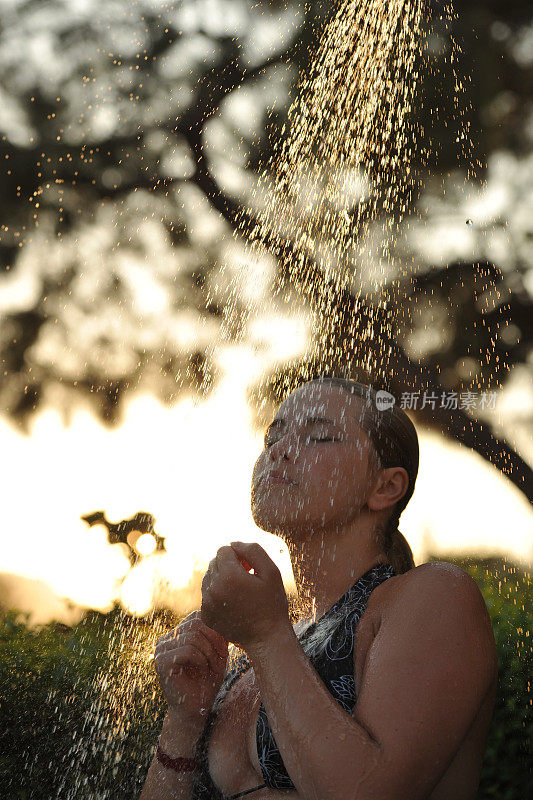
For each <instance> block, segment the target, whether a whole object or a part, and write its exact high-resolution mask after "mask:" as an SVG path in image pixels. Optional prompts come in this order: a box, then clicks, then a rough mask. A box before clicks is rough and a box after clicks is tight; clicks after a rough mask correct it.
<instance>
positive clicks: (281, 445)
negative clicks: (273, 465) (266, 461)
mask: <svg viewBox="0 0 533 800" xmlns="http://www.w3.org/2000/svg"><path fill="white" fill-rule="evenodd" d="M295 450H296V446H295V438H294V436H291V435H289V434H287V433H286V434H285V435H284V436H280V438H279V439H278V440H277V442H274V444H272V445H271V446H270V447H269V448H268V454H269V457H270V460H271V461H279V460H283V461H290V460H291V458H292V459H293V460H294V457H295Z"/></svg>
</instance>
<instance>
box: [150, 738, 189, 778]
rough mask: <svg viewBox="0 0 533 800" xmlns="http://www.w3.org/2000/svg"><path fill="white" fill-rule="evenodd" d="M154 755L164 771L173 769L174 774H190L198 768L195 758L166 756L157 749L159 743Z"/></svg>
mask: <svg viewBox="0 0 533 800" xmlns="http://www.w3.org/2000/svg"><path fill="white" fill-rule="evenodd" d="M155 754H156V758H157V760H158V761H159V763H160V764H162V765H163V766H164V767H166V769H173V770H174V771H175V772H192V770H194V769H196V768H197V766H198V762H197V761H196V759H195V758H181V757H180V758H172V756H169V755H167V754H166V753H164V752H163V751H162V750H161V748H160V747H159V742H158V743H157V750H156V751H155Z"/></svg>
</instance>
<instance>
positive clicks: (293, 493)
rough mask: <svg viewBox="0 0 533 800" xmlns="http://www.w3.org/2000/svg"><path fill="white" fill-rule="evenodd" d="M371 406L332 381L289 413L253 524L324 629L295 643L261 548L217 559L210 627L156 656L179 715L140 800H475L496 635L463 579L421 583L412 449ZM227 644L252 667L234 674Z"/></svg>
mask: <svg viewBox="0 0 533 800" xmlns="http://www.w3.org/2000/svg"><path fill="white" fill-rule="evenodd" d="M375 395H376V393H375V392H374V391H373V390H372V389H371V388H369V387H365V386H362V385H361V384H358V383H355V382H354V381H348V380H343V379H337V378H322V379H318V380H316V381H310V382H308V383H305V384H303V385H302V386H300V387H299V388H298V389H297V390H296V391H294V392H293V393H292V394H291V395H289V396H288V397H287V398H286V399H285V401H284V402H283V403H282V404H281V406H280V408H279V410H278V413H277V414H276V417H275V419H274V421H273V422H272V424H271V425H270V426H269V428H268V430H267V433H266V437H265V447H264V450H263V452H262V453H261V455H260V456H259V458H258V460H257V463H256V465H255V467H254V471H253V477H252V511H253V516H254V520H255V522H256V524H257V525H258V526H259V527H260V528H262V529H263V530H267V531H271V532H272V533H275V534H277V535H278V536H280V537H281V538H283V540H284V541H285V542H286V543H287V546H288V549H289V553H290V556H291V562H292V566H293V571H294V576H295V580H296V585H297V589H298V593H299V596H300V597H301V598H302V599H303V600H308V601H310V602H311V603H312V604H313V606H314V617H315V620H314V621H312V622H311V621H308V623H307V627H304V628H301V627H300V628H298V626H296V628H295V627H293V625H292V624H291V621H290V617H289V612H288V605H287V598H286V595H285V591H284V588H283V582H282V579H281V575H280V572H279V570H278V568H277V567H276V565H275V564H274V562H273V561H272V560H271V559H270V558H269V556H268V555H267V553H266V552H265V551H264V549H263V548H262V547H260V545H258V544H243V543H241V542H232V543H231V546H228V547H222V548H220V550H219V551H218V553H217V556H216V558H214V559H213V560H212V561H211V563H210V565H209V568H208V570H207V572H206V574H205V577H204V581H203V584H202V608H201V611H200V612H194V613H193V614H192V615H190V616H189V617H187V618H186V620H184V621H183V622H182V623H181V625H179V626H178V628H177V629H176V630H175V631H173V632H172V633H170V634H168V635H167V636H164V637H163V638H162V639H161V640H160V641H159V642H158V644H157V648H156V658H155V663H156V669H157V672H158V676H159V680H160V682H161V686H162V688H163V691H164V693H165V695H166V698H167V700H168V705H169V710H168V714H167V716H166V718H165V721H164V724H163V730H162V733H161V736H160V739H159V743H158V747H157V752H156V756H155V757H154V760H153V762H152V765H151V767H150V770H149V773H148V777H147V780H146V783H145V786H144V789H143V792H142V795H141V798H142V800H167V798H180V799H181V800H191V798H194V800H207V799H209V800H223V799H224V798H238V797H241V796H245V795H248V794H250V797H251V798H252V797H253V798H254V799H255V800H274V799H275V798H278V797H282V796H285V795H286V794H287V793H289V795H290V797H291V798H294V800H298V798H301V800H367V799H368V800H370V798H372V800H395V799H396V798H398V800H400V799H401V800H418V798H420V799H421V798H430V800H468V799H469V798H474V797H475V795H476V789H477V786H478V783H479V775H480V770H481V762H482V758H483V753H484V748H485V743H486V737H487V732H488V728H489V724H490V720H491V716H492V711H493V707H494V696H495V689H496V682H497V656H496V648H495V642H494V636H493V633H492V626H491V622H490V619H489V616H488V613H487V609H486V607H485V603H484V601H483V598H482V596H481V593H480V592H479V589H478V588H477V585H476V583H475V582H474V581H473V580H472V579H471V578H470V577H469V576H468V575H467V574H466V573H464V572H463V571H462V570H460V569H459V568H458V567H455V566H453V565H450V564H446V563H429V564H421V565H420V566H417V567H415V566H414V562H413V558H412V554H411V551H410V548H409V546H408V544H407V542H406V540H405V539H404V538H403V536H402V535H401V534H400V532H399V531H398V521H399V517H400V515H401V513H402V511H403V509H404V508H405V506H406V505H407V502H408V501H409V499H410V497H411V495H412V493H413V489H414V484H415V480H416V475H417V471H418V440H417V435H416V431H415V428H414V426H413V425H412V423H411V421H410V420H409V418H408V417H407V415H406V414H405V413H404V412H403V411H401V409H399V408H397V407H395V406H393V407H392V408H389V409H387V410H385V411H380V410H378V408H377V405H376V402H375V401H376V397H375ZM251 569H253V573H252V572H251V571H250V570H251ZM228 642H233V643H235V644H237V645H239V646H240V647H241V648H242V650H243V651H244V653H243V655H242V656H241V658H240V659H239V660H238V662H237V664H236V665H235V666H234V667H233V669H231V670H229V671H227V672H226V664H227V657H228ZM207 712H209V713H207Z"/></svg>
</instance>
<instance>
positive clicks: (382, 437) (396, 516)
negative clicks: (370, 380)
mask: <svg viewBox="0 0 533 800" xmlns="http://www.w3.org/2000/svg"><path fill="white" fill-rule="evenodd" d="M309 383H325V384H328V385H332V386H338V387H339V388H341V389H343V390H344V391H347V392H348V393H349V394H351V395H355V396H356V397H359V398H361V400H362V401H363V402H362V410H361V414H360V416H359V418H358V424H359V426H360V427H361V428H362V429H363V430H364V431H365V432H366V433H367V434H368V436H369V438H370V440H371V442H372V445H373V462H372V465H371V466H372V469H373V470H380V469H386V468H387V467H403V468H404V469H405V470H406V472H407V474H408V476H409V485H408V487H407V491H406V493H405V494H404V496H403V497H402V498H401V499H400V500H398V502H397V503H396V505H395V506H394V507H393V510H392V512H391V514H390V516H389V518H388V519H387V522H386V524H385V526H384V528H383V529H379V530H378V535H379V537H380V544H381V546H382V548H383V550H384V552H385V554H386V556H387V558H388V560H389V563H390V564H391V565H392V567H393V568H394V571H395V573H396V574H400V573H402V572H407V571H408V570H410V569H412V568H413V567H414V566H415V561H414V558H413V553H412V550H411V548H410V547H409V544H408V542H407V539H406V538H405V536H404V535H403V534H402V533H400V530H399V528H398V526H399V522H400V516H401V514H402V512H403V510H404V508H405V507H406V505H407V503H408V502H409V500H410V499H411V497H412V494H413V492H414V488H415V482H416V476H417V474H418V461H419V447H418V435H417V432H416V428H415V426H414V425H413V423H412V422H411V420H410V419H409V417H408V416H407V414H406V413H405V411H403V410H402V409H401V408H399V407H398V406H397V405H396V404H395V403H394V404H393V405H391V406H389V407H388V408H386V409H385V410H379V408H378V404H377V390H375V389H373V388H372V387H371V386H365V385H364V384H362V383H358V382H357V381H353V380H350V379H349V378H337V377H333V376H323V377H320V378H316V379H315V380H312V381H309Z"/></svg>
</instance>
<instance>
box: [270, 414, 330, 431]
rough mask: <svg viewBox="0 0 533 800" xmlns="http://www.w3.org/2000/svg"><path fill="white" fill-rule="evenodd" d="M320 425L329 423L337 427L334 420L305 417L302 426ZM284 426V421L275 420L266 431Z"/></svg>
mask: <svg viewBox="0 0 533 800" xmlns="http://www.w3.org/2000/svg"><path fill="white" fill-rule="evenodd" d="M321 423H331V424H332V425H337V423H336V422H335V420H334V419H328V418H327V417H307V419H306V420H305V422H304V423H303V425H320V424H321ZM285 424H286V421H285V420H284V419H280V418H278V419H275V420H273V421H272V422H271V423H270V425H269V426H268V428H267V431H269V430H271V429H272V428H281V427H282V426H283V425H285Z"/></svg>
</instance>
